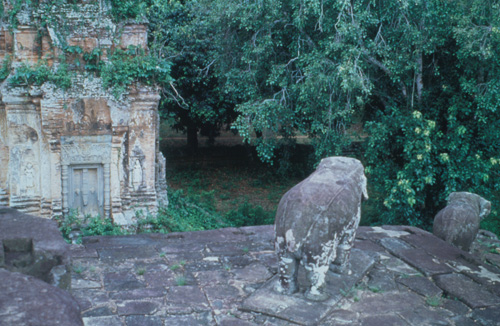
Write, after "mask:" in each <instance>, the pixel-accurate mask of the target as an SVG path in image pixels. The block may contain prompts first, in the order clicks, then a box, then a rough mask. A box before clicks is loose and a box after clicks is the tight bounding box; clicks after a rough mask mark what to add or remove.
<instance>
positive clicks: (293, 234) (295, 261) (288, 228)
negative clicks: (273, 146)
mask: <svg viewBox="0 0 500 326" xmlns="http://www.w3.org/2000/svg"><path fill="white" fill-rule="evenodd" d="M362 198H365V199H368V193H367V190H366V177H365V174H364V168H363V165H362V164H361V162H359V161H358V160H356V159H353V158H347V157H329V158H325V159H323V160H322V161H321V163H320V164H319V166H318V168H317V169H316V171H315V172H313V173H312V174H311V175H310V176H309V177H308V178H307V179H305V180H303V181H302V182H300V183H299V184H298V185H296V186H294V187H293V188H292V189H290V190H289V191H288V192H287V193H286V194H285V195H284V196H283V198H281V201H280V203H279V205H278V211H277V213H276V221H275V232H276V238H275V249H276V252H277V254H278V259H279V283H278V288H277V290H278V291H279V292H282V293H288V294H292V293H295V292H297V291H298V290H299V284H298V281H297V276H298V269H299V264H301V265H302V266H304V268H305V271H306V276H307V279H308V281H309V282H310V287H309V288H308V289H307V291H306V293H305V296H306V298H308V299H310V300H314V301H323V300H326V299H327V298H328V295H327V294H326V293H325V292H324V287H325V279H326V274H327V272H328V270H329V269H330V267H331V268H332V270H333V271H334V272H337V273H349V272H350V268H349V255H350V251H351V247H352V245H353V242H354V237H355V235H356V230H357V228H358V225H359V220H360V218H361V200H362ZM330 264H332V266H330Z"/></svg>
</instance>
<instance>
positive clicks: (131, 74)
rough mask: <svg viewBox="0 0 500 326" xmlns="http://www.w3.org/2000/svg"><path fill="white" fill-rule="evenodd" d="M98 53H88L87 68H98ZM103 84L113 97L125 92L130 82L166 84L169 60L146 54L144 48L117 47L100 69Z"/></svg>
mask: <svg viewBox="0 0 500 326" xmlns="http://www.w3.org/2000/svg"><path fill="white" fill-rule="evenodd" d="M97 55H98V53H97V52H94V53H90V54H88V56H87V57H86V58H88V59H89V68H91V69H95V70H97V69H99V67H100V65H99V63H98V62H97V63H96V57H97ZM100 74H101V77H102V81H103V86H104V87H105V88H111V90H112V92H113V95H114V96H115V97H117V98H118V97H120V95H121V94H123V93H124V92H126V90H127V88H128V86H129V85H130V84H131V83H132V82H136V81H139V82H142V83H143V84H145V85H155V84H166V83H168V82H170V80H171V78H170V62H168V61H165V60H159V59H158V58H157V57H154V56H151V55H146V54H145V52H144V50H143V49H141V48H136V47H129V48H128V49H127V50H126V51H123V50H120V49H117V50H115V51H114V52H113V54H112V55H111V56H110V57H109V61H108V62H106V64H104V65H102V68H101V71H100Z"/></svg>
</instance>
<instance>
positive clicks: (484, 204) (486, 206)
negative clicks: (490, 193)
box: [479, 198, 491, 219]
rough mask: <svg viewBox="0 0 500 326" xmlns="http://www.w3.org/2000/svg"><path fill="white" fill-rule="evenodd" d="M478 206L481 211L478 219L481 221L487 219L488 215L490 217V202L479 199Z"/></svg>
mask: <svg viewBox="0 0 500 326" xmlns="http://www.w3.org/2000/svg"><path fill="white" fill-rule="evenodd" d="M479 206H480V208H481V211H480V213H479V217H480V218H481V219H483V218H485V217H487V216H488V215H490V212H491V202H489V201H487V200H486V199H484V198H480V200H479Z"/></svg>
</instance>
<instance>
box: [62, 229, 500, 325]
mask: <svg viewBox="0 0 500 326" xmlns="http://www.w3.org/2000/svg"><path fill="white" fill-rule="evenodd" d="M491 241H493V244H491V243H488V244H487V245H484V243H482V242H481V241H480V242H481V244H482V246H479V247H478V248H479V249H476V251H474V254H473V255H471V254H468V253H465V252H463V251H461V250H458V249H456V248H454V247H452V246H450V245H448V244H446V243H445V242H443V241H442V240H440V239H437V238H435V237H434V236H433V235H432V234H430V233H428V232H425V231H422V230H420V229H417V228H413V227H394V226H390V227H389V226H387V227H383V228H380V227H360V228H359V230H358V234H357V238H356V244H355V248H357V249H358V250H360V251H362V252H363V253H367V254H369V255H370V257H374V259H375V263H374V264H373V266H372V267H371V268H370V269H369V270H368V272H367V273H366V274H365V276H364V277H363V278H362V279H361V281H359V282H358V283H357V284H356V285H355V286H352V287H350V288H346V289H343V290H342V291H341V293H342V299H341V300H340V301H339V302H338V303H337V304H336V305H335V306H334V307H332V309H331V312H329V313H328V314H327V315H326V317H324V318H323V319H322V320H321V321H319V322H318V323H317V324H318V325H369V326H377V325H384V326H390V325H419V326H420V325H456V326H468V325H483V326H484V325H500V269H499V268H498V267H499V266H500V259H498V258H499V257H500V255H498V254H495V253H493V251H494V250H495V248H498V247H500V245H499V244H498V240H491ZM495 241H496V242H495ZM71 255H72V259H73V279H72V291H71V293H72V295H73V296H74V297H75V298H76V299H77V301H78V302H79V303H80V306H81V309H82V316H83V320H84V323H85V326H139V325H140V326H175V325H221V326H222V325H223V326H234V325H242V326H250V325H277V326H280V325H295V324H294V323H292V322H291V321H287V320H284V319H281V318H277V317H272V316H269V315H265V314H260V313H256V312H252V311H243V310H242V307H243V306H244V301H245V300H246V299H247V298H248V297H249V296H251V294H252V293H254V292H255V291H256V290H258V289H259V288H260V287H261V286H262V285H263V284H265V283H266V281H268V280H269V279H270V278H271V277H272V276H273V275H274V274H276V272H277V259H276V256H275V254H274V250H273V227H272V226H258V227H244V228H238V229H236V228H229V229H222V230H211V231H202V232H190V233H171V234H143V235H133V236H118V237H116V236H115V237H87V238H84V244H83V245H73V246H72V250H71ZM311 307H314V305H312V306H311ZM312 309H313V308H312ZM312 313H314V311H312Z"/></svg>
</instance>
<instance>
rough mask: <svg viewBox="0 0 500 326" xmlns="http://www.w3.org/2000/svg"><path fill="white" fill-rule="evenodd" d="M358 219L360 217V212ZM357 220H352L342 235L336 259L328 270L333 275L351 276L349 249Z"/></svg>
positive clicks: (354, 236) (354, 234)
mask: <svg viewBox="0 0 500 326" xmlns="http://www.w3.org/2000/svg"><path fill="white" fill-rule="evenodd" d="M358 217H361V215H360V212H359V213H358ZM358 223H359V218H357V219H354V220H353V221H352V222H351V223H350V224H349V225H347V227H346V228H345V232H344V234H343V235H342V238H341V239H340V241H339V245H338V246H337V257H336V258H335V260H334V261H333V263H332V265H331V266H330V269H331V270H332V272H334V273H338V274H349V275H350V274H351V269H350V263H349V256H350V254H351V248H352V246H353V245H354V240H355V238H356V229H357V228H358Z"/></svg>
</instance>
